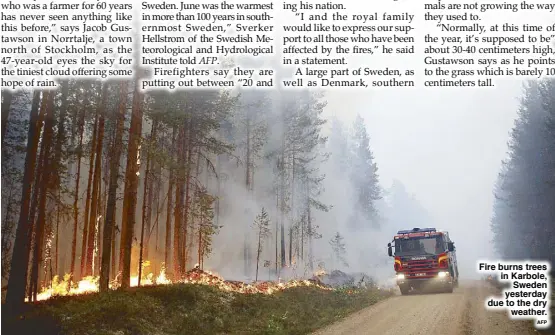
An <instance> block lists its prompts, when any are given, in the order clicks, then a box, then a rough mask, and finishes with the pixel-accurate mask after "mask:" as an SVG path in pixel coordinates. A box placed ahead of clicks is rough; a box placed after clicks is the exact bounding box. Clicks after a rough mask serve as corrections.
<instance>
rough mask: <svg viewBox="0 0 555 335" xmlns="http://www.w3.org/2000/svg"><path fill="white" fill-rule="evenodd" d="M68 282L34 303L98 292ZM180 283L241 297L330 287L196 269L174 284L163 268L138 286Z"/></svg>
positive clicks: (90, 283)
mask: <svg viewBox="0 0 555 335" xmlns="http://www.w3.org/2000/svg"><path fill="white" fill-rule="evenodd" d="M69 280H70V275H69V274H66V275H65V276H64V278H63V279H62V280H60V279H59V277H58V276H55V277H54V278H53V280H52V283H51V285H50V287H45V288H43V290H42V291H41V292H40V293H39V294H38V295H37V300H38V301H41V300H47V299H49V298H52V297H54V296H72V295H81V294H87V293H93V292H98V290H99V286H98V280H99V277H93V276H90V277H85V278H83V279H82V280H81V281H79V282H78V283H77V284H76V285H69ZM138 283H139V278H138V276H132V277H131V287H137V286H138ZM180 283H181V284H197V285H210V286H215V287H217V288H219V289H221V290H223V291H228V292H236V293H243V294H273V293H276V292H279V291H283V290H285V289H288V288H293V287H300V286H312V287H316V288H319V289H323V290H332V288H331V287H328V286H325V285H323V284H322V283H320V282H318V281H316V280H290V281H287V282H283V283H278V282H271V281H265V282H258V283H253V284H247V283H244V282H240V281H229V280H225V279H223V278H222V277H221V276H220V275H218V274H216V273H213V272H210V271H204V270H201V269H200V268H199V267H198V266H197V267H195V268H193V269H192V270H190V271H188V272H187V273H186V274H185V275H184V276H183V279H181V280H178V281H175V282H172V281H171V280H169V279H168V278H167V277H166V271H165V269H164V268H162V269H161V270H160V273H159V274H158V276H156V277H155V276H154V274H153V273H149V274H148V275H146V276H144V277H143V278H141V286H153V285H170V284H180ZM118 286H119V284H118V283H117V281H113V282H112V283H110V288H111V289H115V288H117V287H118ZM68 287H69V290H68Z"/></svg>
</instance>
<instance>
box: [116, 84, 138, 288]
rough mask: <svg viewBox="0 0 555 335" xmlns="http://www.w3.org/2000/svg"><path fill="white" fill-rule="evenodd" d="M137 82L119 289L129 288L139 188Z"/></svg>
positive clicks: (130, 136)
mask: <svg viewBox="0 0 555 335" xmlns="http://www.w3.org/2000/svg"><path fill="white" fill-rule="evenodd" d="M138 85H139V81H138V80H137V81H136V83H135V92H134V94H133V107H132V112H131V113H132V114H131V127H130V129H129V148H128V151H127V167H126V176H125V177H126V180H125V191H124V196H125V198H127V199H128V203H127V213H126V215H127V224H126V227H125V234H126V236H125V244H124V245H123V246H122V247H123V269H122V279H121V287H122V288H123V289H125V288H128V287H130V286H131V247H132V245H133V230H134V228H135V221H136V209H137V189H138V186H139V177H138V176H137V172H138V171H139V160H138V153H139V145H140V142H141V134H142V126H143V110H142V106H141V100H142V97H143V95H142V94H141V92H140V91H139V86H138Z"/></svg>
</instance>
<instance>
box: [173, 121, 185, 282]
mask: <svg viewBox="0 0 555 335" xmlns="http://www.w3.org/2000/svg"><path fill="white" fill-rule="evenodd" d="M184 131H185V130H184V129H183V128H181V129H180V130H179V135H178V139H177V143H178V145H177V147H178V149H177V162H178V166H182V164H183V150H184V148H183V142H184V137H185V135H184ZM183 202H184V197H183V174H182V173H179V177H178V178H176V187H175V209H174V214H175V215H174V222H175V223H174V232H173V267H174V277H175V278H176V279H179V278H181V270H182V267H181V261H180V258H181V257H180V255H181V248H182V241H181V221H182V219H183V211H182V209H183Z"/></svg>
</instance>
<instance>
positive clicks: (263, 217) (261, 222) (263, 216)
mask: <svg viewBox="0 0 555 335" xmlns="http://www.w3.org/2000/svg"><path fill="white" fill-rule="evenodd" d="M253 226H254V228H255V229H256V230H258V248H257V249H256V276H255V279H254V280H255V281H258V263H259V262H260V254H261V253H262V240H263V239H266V238H268V237H269V236H270V234H271V230H270V218H269V217H268V212H266V210H265V209H264V207H262V210H261V211H260V214H258V215H257V216H256V219H255V220H254V224H253Z"/></svg>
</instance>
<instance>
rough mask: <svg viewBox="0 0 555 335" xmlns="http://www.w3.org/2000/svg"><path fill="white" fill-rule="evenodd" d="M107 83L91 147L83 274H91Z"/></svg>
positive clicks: (102, 94) (99, 107)
mask: <svg viewBox="0 0 555 335" xmlns="http://www.w3.org/2000/svg"><path fill="white" fill-rule="evenodd" d="M108 86H109V84H108V83H104V84H103V88H102V93H101V99H102V100H101V101H100V103H99V106H98V109H97V115H98V135H97V139H96V143H95V144H96V146H95V148H93V150H94V151H95V163H94V178H93V189H92V196H91V207H90V215H89V236H88V239H87V256H86V257H87V259H86V263H85V276H92V275H93V257H94V251H95V250H94V245H95V240H96V234H97V230H98V229H97V227H98V212H99V211H100V208H99V202H100V201H99V198H100V190H99V188H100V179H101V175H100V173H101V171H100V170H101V167H102V146H103V144H104V115H105V113H106V111H105V110H106V99H107V95H108Z"/></svg>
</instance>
